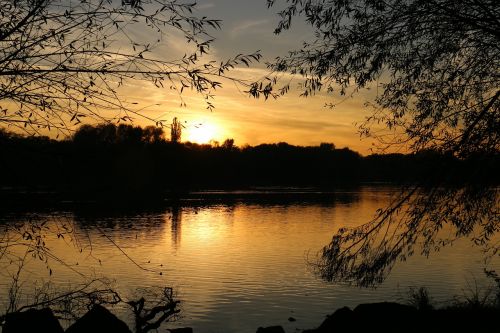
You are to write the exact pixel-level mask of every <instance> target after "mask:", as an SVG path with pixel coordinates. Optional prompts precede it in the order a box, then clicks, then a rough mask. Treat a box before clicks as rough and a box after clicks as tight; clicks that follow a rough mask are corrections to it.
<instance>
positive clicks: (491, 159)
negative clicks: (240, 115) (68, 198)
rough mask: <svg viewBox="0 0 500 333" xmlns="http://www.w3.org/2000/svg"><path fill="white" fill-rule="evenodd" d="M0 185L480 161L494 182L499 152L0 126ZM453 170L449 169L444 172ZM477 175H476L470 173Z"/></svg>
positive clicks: (324, 179) (356, 171) (200, 184)
mask: <svg viewBox="0 0 500 333" xmlns="http://www.w3.org/2000/svg"><path fill="white" fill-rule="evenodd" d="M0 154H1V156H2V159H1V163H0V187H1V188H2V189H3V191H4V192H5V190H6V189H10V190H19V189H21V190H23V191H27V192H29V191H49V192H50V191H53V192H60V193H67V194H74V195H88V196H97V195H108V194H122V195H131V196H137V197H148V196H150V195H158V194H159V193H175V192H185V191H191V190H202V189H244V188H249V187H255V186H285V187H289V186H292V187H314V188H320V189H333V188H337V187H339V186H352V185H359V184H363V183H374V182H383V183H395V184H402V183H416V182H419V183H433V184H435V183H436V182H440V181H443V180H444V179H445V178H446V181H447V182H450V180H451V182H462V181H466V179H467V178H468V176H469V175H471V174H473V173H474V170H475V169H474V166H475V165H477V164H478V163H481V164H482V165H483V166H485V165H487V166H489V167H488V169H490V170H491V172H486V173H484V167H483V168H482V170H483V173H484V174H483V175H480V176H481V177H479V178H480V179H484V180H485V181H488V182H492V181H493V182H497V183H498V180H499V179H498V178H499V177H498V170H499V168H498V166H499V158H498V156H477V157H476V158H473V159H469V160H459V159H457V158H455V157H452V156H445V155H442V154H440V153H438V152H434V151H425V152H420V153H417V154H373V155H369V156H365V157H363V156H361V155H360V154H359V153H357V152H355V151H352V150H350V149H348V148H341V149H338V148H336V147H335V145H334V144H333V143H322V144H320V145H319V146H307V147H303V146H294V145H290V144H288V143H284V142H281V143H277V144H261V145H258V146H244V147H238V146H236V145H235V144H234V141H233V140H232V139H227V140H226V141H224V142H223V143H222V144H217V143H213V144H210V145H209V144H202V145H200V144H195V143H190V142H184V143H181V142H175V141H172V140H167V139H166V137H165V133H164V131H163V130H162V129H161V128H157V127H152V126H150V127H145V128H141V127H136V126H131V125H123V124H122V125H113V124H105V125H97V126H89V125H84V126H82V127H81V128H80V129H79V130H78V131H76V132H75V133H74V135H73V136H72V137H71V138H69V139H66V140H53V139H49V138H47V137H35V136H23V135H19V134H13V133H10V132H7V131H5V130H1V129H0ZM451 170H453V172H450V171H451ZM474 179H475V181H477V179H478V177H477V175H475V177H474Z"/></svg>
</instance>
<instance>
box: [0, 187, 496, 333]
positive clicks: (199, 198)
mask: <svg viewBox="0 0 500 333" xmlns="http://www.w3.org/2000/svg"><path fill="white" fill-rule="evenodd" d="M395 192H396V190H395V189H393V188H388V187H376V186H372V187H369V186H367V187H361V188H356V189H351V190H339V191H334V192H330V193H319V192H314V191H304V192H302V191H297V190H290V191H283V190H280V191H273V190H260V191H258V192H252V191H239V192H203V193H193V194H192V195H191V196H189V198H188V199H185V200H180V201H177V202H168V201H166V202H165V204H164V206H161V207H158V206H155V207H154V208H147V209H146V208H142V209H125V208H126V207H122V208H119V209H103V208H102V207H96V206H93V205H91V204H87V205H85V208H75V207H74V205H72V208H71V209H69V208H68V209H65V208H64V206H63V208H61V207H58V208H54V209H51V208H48V209H44V210H43V211H42V212H38V213H37V214H36V216H37V217H38V218H41V219H42V220H46V221H48V222H47V226H48V227H49V228H56V227H60V226H61V225H62V224H64V225H67V226H71V227H72V228H74V234H73V236H72V237H74V238H73V239H70V238H69V235H68V236H66V237H65V238H64V239H62V238H59V239H58V238H57V237H55V236H54V235H48V236H47V238H46V242H47V244H48V246H49V247H50V249H51V250H52V251H53V253H55V254H56V255H57V257H58V258H60V259H62V260H64V261H65V262H66V264H67V266H64V265H61V264H58V263H57V262H56V261H54V260H49V268H47V267H46V266H47V265H46V264H45V263H43V262H41V261H40V260H28V263H27V264H26V266H25V267H24V268H23V271H22V273H21V275H20V281H21V282H22V294H21V295H22V297H21V299H20V302H21V303H22V302H23V301H24V300H25V298H26V297H29V296H27V295H31V294H32V293H33V288H34V286H35V285H38V286H40V283H41V281H44V282H47V281H51V283H53V285H54V286H56V287H57V288H67V287H68V285H72V286H75V285H77V284H78V283H80V282H81V281H83V280H84V279H85V278H88V277H90V276H97V277H106V278H109V279H112V280H114V287H115V288H116V289H117V290H118V291H120V293H122V294H123V295H124V296H127V295H138V294H140V293H141V290H144V288H150V287H162V286H172V287H173V288H174V290H175V292H176V294H177V297H178V299H180V300H181V301H182V303H181V309H182V311H181V313H180V318H179V319H178V321H176V322H174V323H167V324H164V325H163V326H162V328H161V329H160V331H161V332H167V331H166V328H171V327H183V326H190V327H193V328H194V331H195V332H208V333H215V332H245V333H246V332H248V333H250V332H255V331H256V329H257V328H258V327H259V326H271V325H282V326H283V327H284V328H285V330H286V331H287V332H295V331H296V330H297V329H306V328H313V327H316V326H318V325H319V324H320V323H321V322H322V321H323V319H324V318H325V316H326V315H327V314H330V313H332V312H333V311H334V310H335V309H337V308H339V307H343V306H351V307H352V306H355V305H357V304H359V303H363V302H378V301H407V299H408V290H409V288H410V287H426V288H428V290H429V291H430V295H431V297H432V298H433V300H434V302H435V304H436V305H438V306H439V305H443V304H446V302H450V301H452V299H453V297H454V296H456V295H459V296H460V295H464V293H465V294H467V293H468V292H470V290H471V289H474V288H476V286H479V287H481V288H485V287H487V286H488V285H489V280H487V279H486V278H485V276H484V274H483V268H484V263H483V256H482V253H481V251H480V248H474V247H472V246H471V243H470V242H469V241H467V240H461V241H458V242H456V243H455V244H454V245H453V246H450V247H447V248H444V249H442V250H441V251H440V252H439V253H433V254H432V255H431V257H430V258H425V257H422V256H420V255H415V256H413V257H411V258H410V259H409V260H407V261H406V262H400V263H398V264H396V266H395V268H394V269H393V271H392V272H391V274H390V275H389V277H388V278H387V280H386V281H385V282H384V283H383V284H381V285H380V286H378V287H377V288H368V289H366V288H358V287H352V286H348V285H344V284H333V283H327V282H324V281H322V280H320V279H319V278H318V277H317V276H316V275H315V274H314V272H313V270H312V269H311V267H312V266H311V265H310V262H314V260H315V256H316V254H317V252H318V251H319V250H320V249H321V248H322V247H323V246H325V245H326V244H328V242H329V241H330V239H331V237H332V235H333V234H334V233H335V232H336V231H337V230H338V229H339V228H340V227H345V226H356V225H359V224H362V223H364V222H367V221H369V220H370V219H371V218H372V217H373V216H374V214H375V210H376V209H377V208H380V207H383V206H384V205H386V204H387V202H388V200H389V198H390V197H391V196H392V195H394V194H395ZM23 219H26V216H25V215H23V214H19V213H4V214H3V216H2V221H3V222H2V225H4V226H13V225H15V224H16V223H21V222H22V221H23ZM4 229H5V228H4ZM4 229H2V231H1V233H2V234H1V235H0V237H4V239H5V237H6V231H5V230H4ZM75 241H76V244H77V245H78V246H75ZM80 250H81V251H80ZM4 259H5V258H4ZM495 260H496V259H495ZM2 265H3V267H6V269H4V270H3V271H2V272H1V273H0V287H1V290H2V293H3V294H2V295H1V299H0V300H1V304H0V305H1V306H2V308H5V307H6V302H7V295H6V290H7V287H8V286H9V284H10V283H11V278H10V276H11V275H12V274H13V273H15V270H16V268H15V267H14V266H13V265H8V264H7V263H5V262H2ZM139 266H140V267H139ZM489 268H493V269H495V268H496V269H497V271H498V270H500V265H499V261H498V260H496V261H494V262H492V263H490V266H489ZM49 269H50V270H51V271H52V274H50V270H49ZM160 273H161V275H160ZM81 274H83V276H84V277H82V275H81ZM113 311H115V312H116V313H117V314H118V315H119V316H120V317H121V318H123V319H124V320H127V321H128V322H129V323H130V317H129V316H128V315H127V312H126V311H125V310H124V309H122V308H117V309H114V310H113ZM289 317H293V318H295V319H296V321H294V322H290V321H289V320H288V318H289Z"/></svg>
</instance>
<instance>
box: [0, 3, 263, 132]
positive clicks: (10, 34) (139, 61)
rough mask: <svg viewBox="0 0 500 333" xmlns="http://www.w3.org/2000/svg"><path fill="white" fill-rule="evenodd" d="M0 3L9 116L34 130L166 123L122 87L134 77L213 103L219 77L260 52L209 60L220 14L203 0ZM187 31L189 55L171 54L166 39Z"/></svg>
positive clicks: (5, 121) (1, 90)
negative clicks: (207, 9) (199, 0)
mask: <svg viewBox="0 0 500 333" xmlns="http://www.w3.org/2000/svg"><path fill="white" fill-rule="evenodd" d="M0 8H1V12H0V124H1V125H3V126H11V127H19V128H21V129H24V130H25V131H27V132H29V133H30V134H37V133H39V130H40V128H46V129H49V130H53V131H56V132H57V133H58V134H59V133H61V132H62V133H63V134H69V132H68V128H69V127H70V125H74V124H78V123H80V122H84V121H87V122H109V121H117V120H120V121H128V120H131V119H132V118H134V117H137V116H139V117H143V118H146V119H149V120H151V121H153V120H154V121H156V125H163V124H162V122H161V120H160V121H159V120H158V119H150V118H149V117H148V116H147V115H145V114H143V113H142V114H141V113H140V110H138V109H137V105H136V103H135V102H133V101H131V102H127V101H126V100H125V98H124V97H123V96H122V95H121V94H120V87H122V86H125V85H126V84H127V83H128V82H129V81H131V80H135V81H145V82H150V83H151V84H153V85H154V86H156V87H159V88H161V87H165V88H170V89H171V90H173V91H176V92H178V93H179V95H180V94H181V93H182V92H183V90H184V89H186V88H189V89H192V90H194V91H196V92H198V93H201V94H202V95H204V97H206V100H207V103H208V105H207V106H208V108H213V105H212V104H211V103H210V102H209V97H211V96H212V95H211V94H212V92H213V90H214V89H216V88H218V87H220V86H221V83H220V82H219V81H218V80H219V79H220V77H222V76H225V75H226V72H227V71H228V70H229V69H231V68H233V67H234V66H236V65H238V64H244V65H248V64H249V63H250V62H252V61H257V60H259V58H260V54H258V53H255V54H251V55H249V56H245V55H238V56H236V57H235V58H233V59H229V60H228V61H225V62H222V63H220V65H218V64H216V63H215V62H207V61H203V58H202V56H203V55H204V54H206V53H207V52H208V49H209V48H210V45H211V43H212V41H213V38H212V36H211V35H210V33H209V32H210V30H213V29H219V28H220V21H219V20H214V19H209V18H206V17H196V16H194V15H193V11H194V10H195V9H196V4H194V3H192V4H187V3H180V2H178V1H175V0H153V1H141V0H136V1H122V2H121V4H120V3H119V2H116V1H111V0H87V1H66V0H0ZM179 35H180V36H181V38H183V40H184V42H185V43H186V52H187V54H185V55H182V54H181V55H176V54H164V51H163V50H164V49H162V47H164V45H165V44H166V43H169V42H172V43H178V41H175V40H172V41H170V39H172V38H174V37H175V36H179ZM145 36H147V37H145ZM169 58H170V59H169ZM232 80H234V81H238V80H236V79H234V78H233V79H232ZM238 82H241V83H243V82H242V81H238ZM180 99H181V102H182V104H185V103H184V102H183V101H182V97H180Z"/></svg>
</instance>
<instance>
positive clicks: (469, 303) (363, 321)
mask: <svg viewBox="0 0 500 333" xmlns="http://www.w3.org/2000/svg"><path fill="white" fill-rule="evenodd" d="M494 278H495V280H496V283H497V284H498V283H499V281H500V280H499V278H498V276H497V275H496V274H494ZM499 286H500V285H499ZM499 286H497V288H496V294H490V292H494V290H493V289H491V290H490V291H488V292H487V293H486V294H484V295H479V294H474V295H469V296H470V297H467V298H465V299H462V300H460V301H456V302H455V303H453V304H451V305H448V306H446V307H442V308H437V309H436V308H434V307H433V305H432V303H431V301H430V298H429V296H428V294H427V291H426V289H425V288H420V289H419V290H418V291H412V292H413V294H411V295H410V296H411V298H410V300H409V302H408V304H402V303H393V302H382V303H368V304H360V305H358V306H356V307H355V308H354V309H353V310H351V309H350V308H348V307H343V308H340V309H338V310H336V311H335V312H334V313H333V314H331V315H328V316H327V317H326V319H325V320H324V321H323V322H322V323H321V324H320V325H319V326H318V327H317V328H313V329H305V330H297V331H302V333H335V332H394V333H396V332H415V333H416V332H454V333H457V332H487V331H494V329H495V327H497V322H498V318H499V316H500V303H499V302H500V293H499V292H498V290H499V289H498V287H499ZM159 308H160V307H159ZM174 309H175V306H173V307H171V308H169V311H170V312H169V314H172V313H175V311H174ZM141 318H142V317H141ZM151 319H154V316H152V317H149V320H151ZM288 320H289V321H295V318H293V317H290V318H289V319H288ZM167 321H168V320H167ZM136 323H138V321H137V320H136ZM139 323H141V321H139ZM145 323H146V324H147V325H142V326H141V325H139V326H137V327H136V330H135V331H136V332H139V333H146V332H149V331H152V330H155V329H156V328H158V326H159V325H156V324H150V323H147V322H145ZM3 328H4V332H5V333H20V332H31V331H43V332H54V333H56V332H57V333H63V332H67V333H80V332H81V333H85V332H97V333H99V332H103V333H105V332H106V333H107V332H114V333H130V332H132V331H131V330H130V329H129V328H128V327H127V325H126V324H125V323H124V322H122V321H121V320H120V319H118V318H117V317H115V316H114V315H113V314H112V313H111V312H110V311H108V310H107V309H106V308H105V307H103V306H102V305H99V304H96V305H94V306H93V307H92V308H91V309H90V310H89V311H88V312H87V313H86V314H84V315H83V316H81V317H80V318H78V319H77V320H76V321H75V322H73V323H72V324H71V325H70V326H69V327H68V328H67V329H66V331H64V330H63V328H62V327H61V325H60V324H59V322H58V320H57V318H56V316H55V315H54V312H53V311H52V310H51V309H50V308H43V309H39V310H35V309H29V310H28V311H24V312H16V313H12V314H8V315H7V316H6V318H5V323H4V327H3ZM492 329H493V330H492ZM168 331H169V332H171V333H193V331H194V330H193V329H192V328H191V327H185V328H177V329H168ZM221 331H224V328H223V327H221ZM256 332H257V333H286V332H285V330H284V329H283V327H282V326H270V327H259V328H257V330H256Z"/></svg>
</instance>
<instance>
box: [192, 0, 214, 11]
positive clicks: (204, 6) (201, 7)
mask: <svg viewBox="0 0 500 333" xmlns="http://www.w3.org/2000/svg"><path fill="white" fill-rule="evenodd" d="M213 7H215V4H214V3H211V2H209V3H204V4H202V5H197V6H196V9H198V10H204V9H209V8H213Z"/></svg>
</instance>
